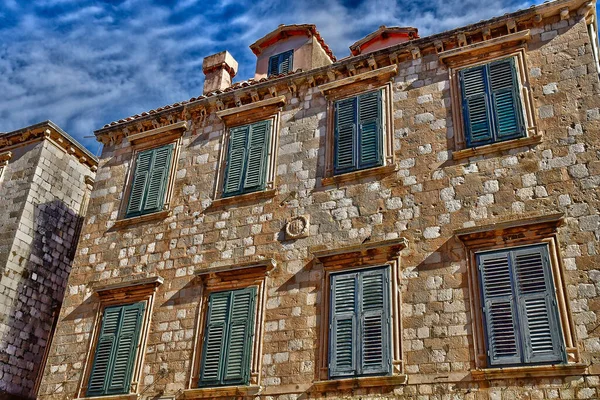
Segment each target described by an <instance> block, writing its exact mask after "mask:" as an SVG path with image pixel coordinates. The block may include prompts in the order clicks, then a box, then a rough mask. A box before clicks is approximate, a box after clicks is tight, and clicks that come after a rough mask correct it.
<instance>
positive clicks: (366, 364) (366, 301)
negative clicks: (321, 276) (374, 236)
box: [359, 269, 391, 375]
mask: <svg viewBox="0 0 600 400" xmlns="http://www.w3.org/2000/svg"><path fill="white" fill-rule="evenodd" d="M388 271H389V270H388V269H376V270H370V271H364V272H362V273H361V274H360V276H359V278H360V289H361V290H360V295H361V298H362V299H361V300H362V304H361V315H360V323H361V336H362V352H361V357H360V358H361V360H362V366H361V371H360V373H361V374H362V375H371V374H386V373H390V372H391V356H390V346H389V343H390V336H389V335H390V306H389V299H388V297H389V294H388V293H389V290H388V288H389V277H388V273H389V272H388Z"/></svg>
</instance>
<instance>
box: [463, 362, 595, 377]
mask: <svg viewBox="0 0 600 400" xmlns="http://www.w3.org/2000/svg"><path fill="white" fill-rule="evenodd" d="M587 369H588V366H587V365H585V364H557V365H528V366H520V367H506V368H486V369H476V370H473V371H472V372H471V375H472V376H473V380H496V379H511V378H544V377H556V376H570V375H583V374H586V373H587Z"/></svg>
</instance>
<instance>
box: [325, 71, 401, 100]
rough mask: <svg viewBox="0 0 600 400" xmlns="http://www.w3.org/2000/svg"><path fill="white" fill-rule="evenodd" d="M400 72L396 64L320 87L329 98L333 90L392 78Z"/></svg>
mask: <svg viewBox="0 0 600 400" xmlns="http://www.w3.org/2000/svg"><path fill="white" fill-rule="evenodd" d="M397 72H398V66H397V65H396V64H393V65H388V66H387V67H383V68H378V69H375V70H372V71H367V72H364V73H362V74H357V75H353V76H349V77H347V78H344V79H340V80H337V81H334V82H329V83H326V84H324V85H321V86H319V90H320V91H321V92H322V93H323V94H324V95H325V96H327V93H328V92H329V91H331V90H333V89H337V88H339V87H342V86H346V85H351V84H353V83H357V82H361V81H364V80H367V79H371V78H383V79H385V78H390V79H391V78H392V77H393V76H395V75H396V73H397Z"/></svg>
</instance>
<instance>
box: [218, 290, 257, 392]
mask: <svg viewBox="0 0 600 400" xmlns="http://www.w3.org/2000/svg"><path fill="white" fill-rule="evenodd" d="M231 296H232V300H231V302H232V306H231V314H230V318H229V332H228V338H227V346H226V358H225V360H226V362H225V370H224V375H223V384H224V385H233V384H248V381H249V378H250V365H249V364H250V355H251V353H252V347H251V346H252V337H253V334H254V303H255V299H256V289H255V288H254V287H249V288H246V289H243V290H236V291H233V292H232V293H231Z"/></svg>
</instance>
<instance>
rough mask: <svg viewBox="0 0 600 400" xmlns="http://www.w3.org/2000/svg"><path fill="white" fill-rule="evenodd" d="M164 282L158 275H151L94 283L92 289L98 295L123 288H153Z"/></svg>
mask: <svg viewBox="0 0 600 400" xmlns="http://www.w3.org/2000/svg"><path fill="white" fill-rule="evenodd" d="M163 282H164V279H163V278H162V277H160V276H151V277H147V278H137V279H133V280H130V281H126V282H118V283H110V284H104V283H100V284H96V285H94V286H93V289H94V291H95V292H96V293H98V294H99V295H100V296H104V295H106V294H108V293H111V292H118V291H123V290H125V289H154V288H156V287H158V286H160V285H162V283H163Z"/></svg>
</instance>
